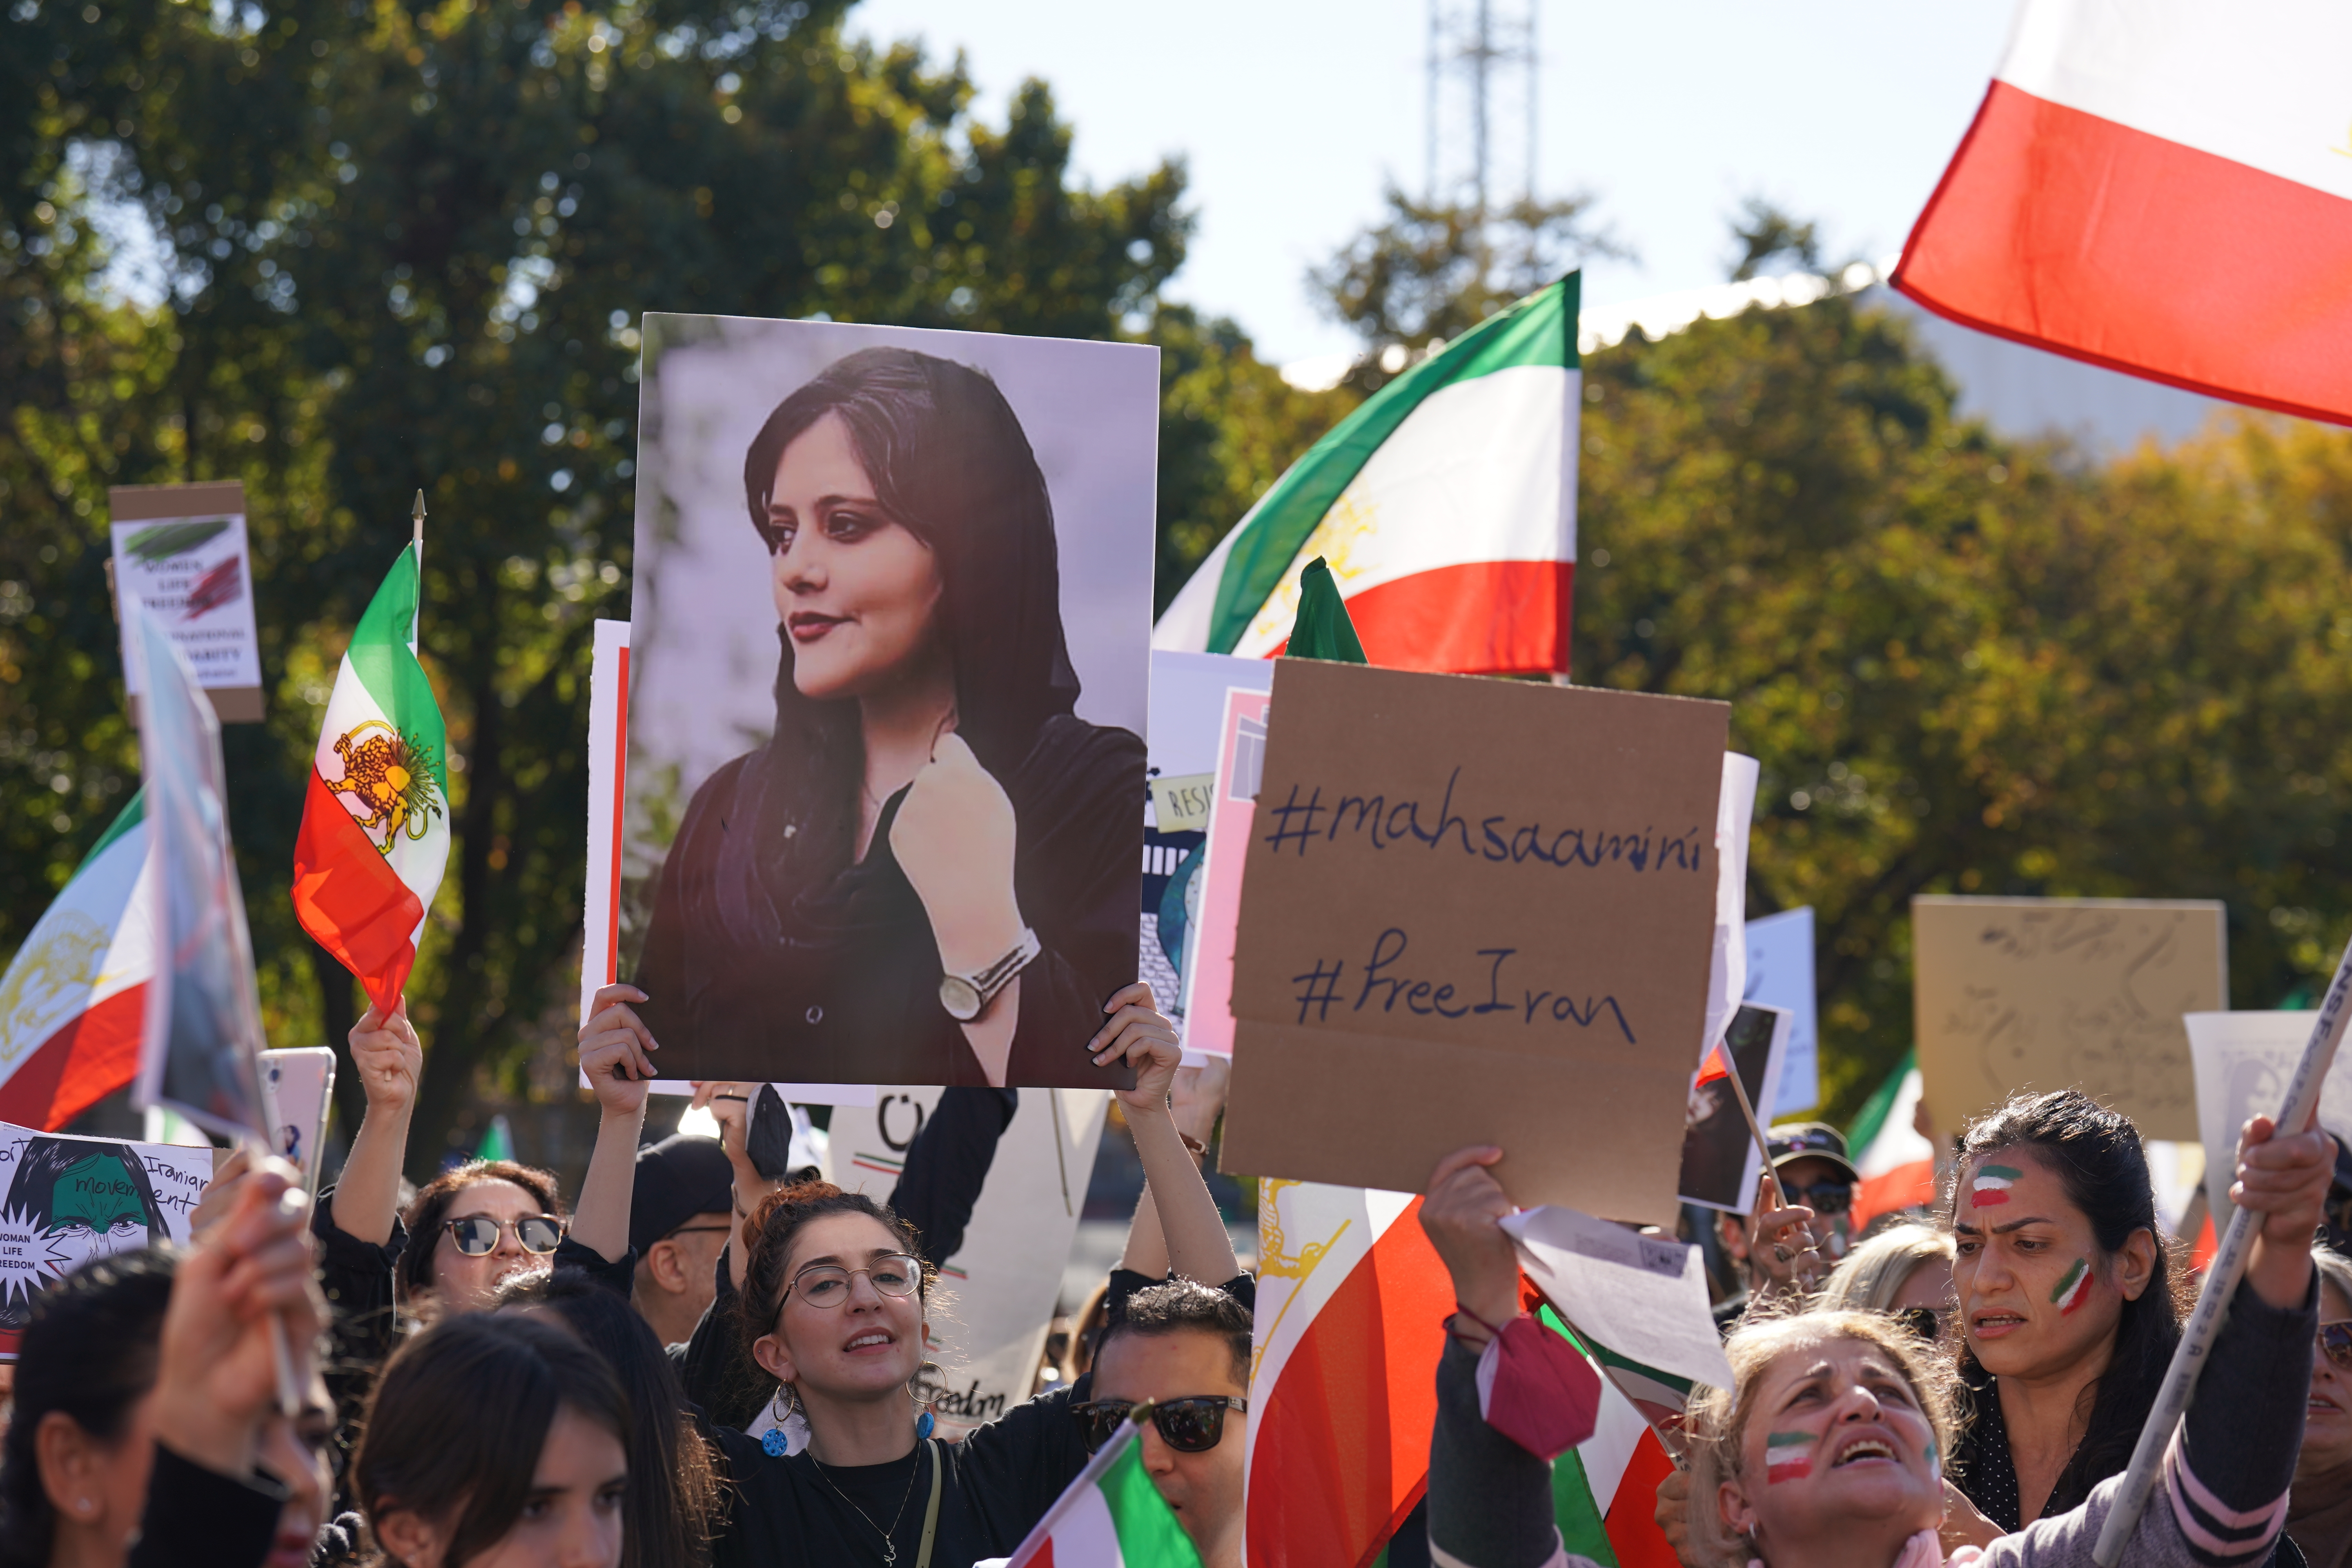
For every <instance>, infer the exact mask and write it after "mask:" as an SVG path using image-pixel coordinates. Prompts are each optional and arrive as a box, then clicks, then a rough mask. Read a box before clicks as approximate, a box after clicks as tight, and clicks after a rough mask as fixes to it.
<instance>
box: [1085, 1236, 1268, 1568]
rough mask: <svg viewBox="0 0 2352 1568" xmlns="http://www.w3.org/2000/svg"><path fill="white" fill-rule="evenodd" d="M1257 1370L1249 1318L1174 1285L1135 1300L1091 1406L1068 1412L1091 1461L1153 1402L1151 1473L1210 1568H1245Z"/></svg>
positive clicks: (1199, 1289)
mask: <svg viewBox="0 0 2352 1568" xmlns="http://www.w3.org/2000/svg"><path fill="white" fill-rule="evenodd" d="M1249 1361H1250V1313H1249V1309H1248V1308H1246V1307H1244V1306H1243V1305H1242V1304H1241V1303H1240V1302H1239V1301H1237V1300H1234V1298H1233V1297H1232V1296H1230V1295H1227V1294H1226V1293H1225V1292H1224V1291H1223V1290H1220V1289H1216V1288H1215V1287H1214V1286H1210V1285H1202V1284H1198V1283H1195V1282H1194V1281H1192V1280H1190V1279H1171V1280H1169V1281H1167V1282H1166V1283H1164V1284H1159V1285H1151V1286H1147V1287H1146V1288H1144V1289H1141V1290H1139V1291H1137V1292H1136V1293H1135V1294H1134V1295H1133V1296H1132V1297H1130V1298H1129V1300H1128V1303H1127V1310H1126V1311H1125V1312H1124V1313H1123V1314H1122V1315H1120V1316H1118V1317H1116V1318H1114V1319H1112V1320H1111V1322H1110V1324H1109V1326H1108V1328H1106V1329H1105V1330H1104V1331H1103V1337H1102V1342H1101V1344H1100V1345H1098V1346H1097V1348H1096V1351H1095V1361H1094V1373H1093V1386H1092V1389H1091V1390H1090V1397H1089V1398H1088V1399H1087V1400H1086V1401H1085V1402H1084V1403H1082V1404H1077V1405H1072V1406H1071V1407H1070V1414H1071V1415H1072V1416H1073V1417H1074V1418H1076V1421H1077V1422H1078V1424H1079V1426H1080V1428H1081V1430H1083V1431H1084V1433H1085V1434H1086V1444H1087V1449H1088V1450H1089V1451H1092V1450H1094V1449H1097V1448H1099V1447H1102V1445H1103V1444H1104V1443H1106V1442H1108V1440H1109V1439H1110V1436H1111V1434H1113V1433H1114V1432H1117V1431H1118V1427H1119V1423H1121V1422H1122V1421H1124V1420H1126V1419H1127V1413H1128V1411H1129V1409H1130V1408H1132V1407H1133V1406H1134V1405H1138V1404H1140V1403H1141V1402H1142V1401H1144V1400H1147V1399H1149V1400H1150V1401H1151V1402H1152V1407H1151V1422H1150V1426H1146V1427H1145V1428H1144V1430H1143V1435H1142V1436H1141V1438H1140V1439H1139V1441H1140V1442H1141V1444H1142V1445H1143V1468H1144V1470H1145V1472H1146V1473H1147V1474H1149V1475H1150V1477H1151V1482H1152V1485H1154V1486H1156V1487H1158V1488H1159V1489H1160V1496H1161V1497H1162V1498H1164V1499H1166V1500H1167V1502H1168V1506H1169V1507H1170V1508H1171V1509H1172V1510H1175V1514H1176V1519H1177V1521H1178V1522H1179V1523H1181V1525H1183V1527H1184V1532H1185V1533H1186V1534H1187V1535H1189V1536H1191V1537H1192V1544H1193V1546H1194V1547H1195V1548H1196V1549H1198V1551H1199V1552H1200V1553H1201V1563H1202V1568H1241V1562H1242V1457H1243V1450H1244V1448H1245V1447H1247V1446H1248V1436H1249V1400H1248V1398H1247V1397H1246V1395H1247V1394H1248V1393H1249Z"/></svg>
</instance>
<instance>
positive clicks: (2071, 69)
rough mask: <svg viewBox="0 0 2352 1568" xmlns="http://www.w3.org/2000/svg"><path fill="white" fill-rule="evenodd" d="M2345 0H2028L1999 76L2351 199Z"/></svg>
mask: <svg viewBox="0 0 2352 1568" xmlns="http://www.w3.org/2000/svg"><path fill="white" fill-rule="evenodd" d="M2347 60H2352V6H2347V5H2344V4H2342V0H2229V3H2228V4H2227V5H2223V4H2221V0H2134V3H2133V4H2132V5H2116V4H2115V3H2114V0H2027V4H2025V5H2023V6H2022V7H2021V8H2020V10H2019V12H2018V16H2017V25H2016V27H2015V30H2014V31H2013V32H2012V33H2011V37H2010V45H2009V49H2008V51H2007V53H2006V55H2005V56H2004V58H2002V61H2001V66H2000V80H2002V81H2005V82H2007V83H2008V84H2009V85H2010V86H2011V87H2014V88H2016V89H2019V90H2021V91H2023V92H2030V93H2032V95H2033V96H2034V97H2036V98H2038V99H2041V100H2043V101H2045V102H2049V103H2056V104H2061V105H2063V106H2064V107H2066V108H2068V109H2073V110H2080V111H2082V112H2083V113H2084V114H2095V115H2097V116H2098V117H2099V118H2100V119H2102V120H2106V121H2114V122H2115V123H2116V124H2117V125H2122V126H2126V127H2128V128H2129V129H2131V130H2134V131H2137V132H2143V133H2144V134H2147V135H2149V136H2159V137H2162V138H2163V139H2164V140H2166V141H2168V142H2178V143H2179V144H2180V145H2182V146H2186V147H2194V148H2197V149H2198V150H2199V151H2200V152H2205V153H2213V154H2215V155H2217V156H2219V157H2223V158H2228V159H2231V160H2232V161H2234V162H2236V163H2244V164H2246V165H2247V166H2249V167H2251V168H2255V169H2260V170H2262V171H2263V173H2265V174H2275V175H2277V176H2278V177H2279V178H2281V179H2283V180H2293V181H2294V182H2295V183H2296V184H2302V185H2308V186H2310V187H2311V188H2312V189H2314V190H2317V191H2325V192H2326V193H2327V194H2328V195H2336V196H2346V197H2352V155H2347V154H2352V132H2347V127H2352V92H2347V89H2346V87H2345V64H2346V62H2347Z"/></svg>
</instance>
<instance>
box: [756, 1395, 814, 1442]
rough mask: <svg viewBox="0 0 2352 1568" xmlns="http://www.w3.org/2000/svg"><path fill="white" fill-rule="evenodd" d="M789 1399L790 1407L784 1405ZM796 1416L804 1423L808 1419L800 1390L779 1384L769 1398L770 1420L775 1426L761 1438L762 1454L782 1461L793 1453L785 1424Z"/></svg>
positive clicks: (762, 1434)
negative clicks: (785, 1430) (802, 1405)
mask: <svg viewBox="0 0 2352 1568" xmlns="http://www.w3.org/2000/svg"><path fill="white" fill-rule="evenodd" d="M787 1397H789V1398H790V1399H791V1401H792V1403H791V1404H789V1405H785V1404H783V1403H782V1401H783V1400H784V1399H786V1398H787ZM793 1415H799V1416H800V1417H801V1419H803V1421H805V1420H806V1419H808V1413H807V1412H806V1411H804V1410H803V1409H802V1408H801V1392H800V1390H799V1389H797V1388H794V1387H793V1385H792V1384H789V1383H779V1384H776V1392H775V1393H773V1394H770V1395H769V1396H768V1419H769V1420H771V1421H772V1422H774V1423H775V1425H774V1426H771V1427H769V1428H768V1429H767V1431H765V1432H763V1433H761V1436H760V1451H761V1453H763V1454H765V1455H767V1456H768V1458H772V1459H781V1458H783V1457H784V1456H785V1455H786V1454H787V1453H789V1452H791V1450H792V1439H791V1438H790V1437H789V1436H786V1435H785V1433H784V1423H785V1422H786V1421H788V1420H790V1419H791V1418H792V1417H793Z"/></svg>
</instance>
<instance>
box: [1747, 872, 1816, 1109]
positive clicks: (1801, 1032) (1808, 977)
mask: <svg viewBox="0 0 2352 1568" xmlns="http://www.w3.org/2000/svg"><path fill="white" fill-rule="evenodd" d="M1747 999H1748V1001H1750V1002H1760V1003H1762V1004H1764V1005H1766V1006H1768V1007H1785V1008H1787V1009H1788V1011H1789V1048H1788V1052H1787V1054H1786V1055H1784V1056H1783V1057H1782V1058H1781V1060H1780V1093H1779V1094H1777V1095H1776V1096H1774V1097H1773V1100H1772V1103H1771V1105H1770V1106H1769V1108H1768V1107H1767V1106H1765V1105H1764V1104H1762V1103H1761V1102H1760V1101H1759V1103H1758V1105H1757V1107H1756V1114H1757V1115H1759V1116H1761V1117H1763V1118H1764V1119H1765V1120H1767V1121H1769V1120H1771V1119H1772V1118H1773V1117H1775V1116H1793V1115H1795V1114H1796V1113H1797V1112H1799V1111H1801V1110H1811V1109H1812V1108H1813V1107H1814V1106H1816V1105H1819V1104H1820V1103H1821V1100H1822V1085H1821V1070H1820V1068H1819V1066H1818V1065H1817V1058H1816V1055H1815V1051H1816V1047H1815V1043H1814V1042H1815V1040H1816V1038H1817V1026H1816V1025H1815V1022H1814V1017H1815V1010H1816V1007H1817V1005H1818V1003H1817V1000H1816V998H1815V995H1814V992H1813V911H1812V910H1811V909H1804V908H1800V909H1793V910H1781V911H1780V913H1779V914H1777V915H1765V916H1763V917H1762V918H1760V919H1758V920H1752V921H1748V988H1747Z"/></svg>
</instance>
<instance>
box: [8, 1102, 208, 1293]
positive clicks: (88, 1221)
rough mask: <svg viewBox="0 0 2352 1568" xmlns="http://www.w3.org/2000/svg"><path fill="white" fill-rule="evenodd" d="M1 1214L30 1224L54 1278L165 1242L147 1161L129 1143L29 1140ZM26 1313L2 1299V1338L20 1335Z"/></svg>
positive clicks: (164, 1226)
mask: <svg viewBox="0 0 2352 1568" xmlns="http://www.w3.org/2000/svg"><path fill="white" fill-rule="evenodd" d="M0 1214H6V1215H11V1216H14V1217H16V1219H18V1220H19V1221H20V1223H26V1224H27V1225H28V1226H29V1228H30V1229H31V1231H32V1233H33V1235H34V1237H36V1238H37V1241H39V1242H40V1243H41V1245H42V1246H43V1247H45V1248H46V1249H47V1256H48V1258H49V1259H50V1263H49V1265H48V1266H49V1267H50V1268H52V1269H53V1270H54V1272H55V1273H56V1274H58V1275H59V1276H62V1275H67V1274H70V1273H72V1272H73V1271H74V1270H75V1269H76V1268H80V1267H81V1266H82V1265H84V1264H86V1263H88V1262H89V1261H90V1260H92V1259H93V1258H108V1257H112V1256H114V1255H115V1254H118V1253H127V1252H136V1251H139V1250H140V1249H141V1248H142V1247H148V1246H150V1245H152V1244H153V1243H156V1242H161V1241H165V1240H168V1239H169V1238H170V1230H169V1226H168V1225H167V1223H166V1221H165V1220H164V1217H163V1205H162V1204H161V1203H160V1202H159V1201H158V1200H157V1198H156V1196H155V1184H154V1183H153V1182H152V1181H151V1180H150V1179H149V1177H148V1174H147V1166H146V1163H145V1162H144V1161H143V1160H142V1159H141V1158H140V1157H139V1152H138V1150H137V1149H135V1148H133V1147H132V1146H131V1145H130V1144H128V1143H111V1142H97V1141H93V1140H90V1139H86V1138H45V1137H42V1136H40V1135H39V1134H35V1135H34V1136H32V1137H30V1138H27V1139H26V1141H25V1146H24V1151H23V1152H22V1153H20V1154H19V1155H18V1156H17V1159H16V1170H15V1171H14V1172H13V1173H11V1174H10V1176H9V1179H8V1191H7V1194H6V1196H5V1197H0ZM31 1308H32V1302H31V1300H28V1299H26V1298H25V1297H22V1296H19V1295H17V1294H16V1293H15V1292H13V1291H12V1292H9V1293H7V1295H6V1299H5V1300H0V1334H13V1333H15V1332H16V1331H21V1330H22V1329H23V1328H24V1326H25V1323H26V1320H27V1318H28V1317H29V1315H30V1312H31Z"/></svg>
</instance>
